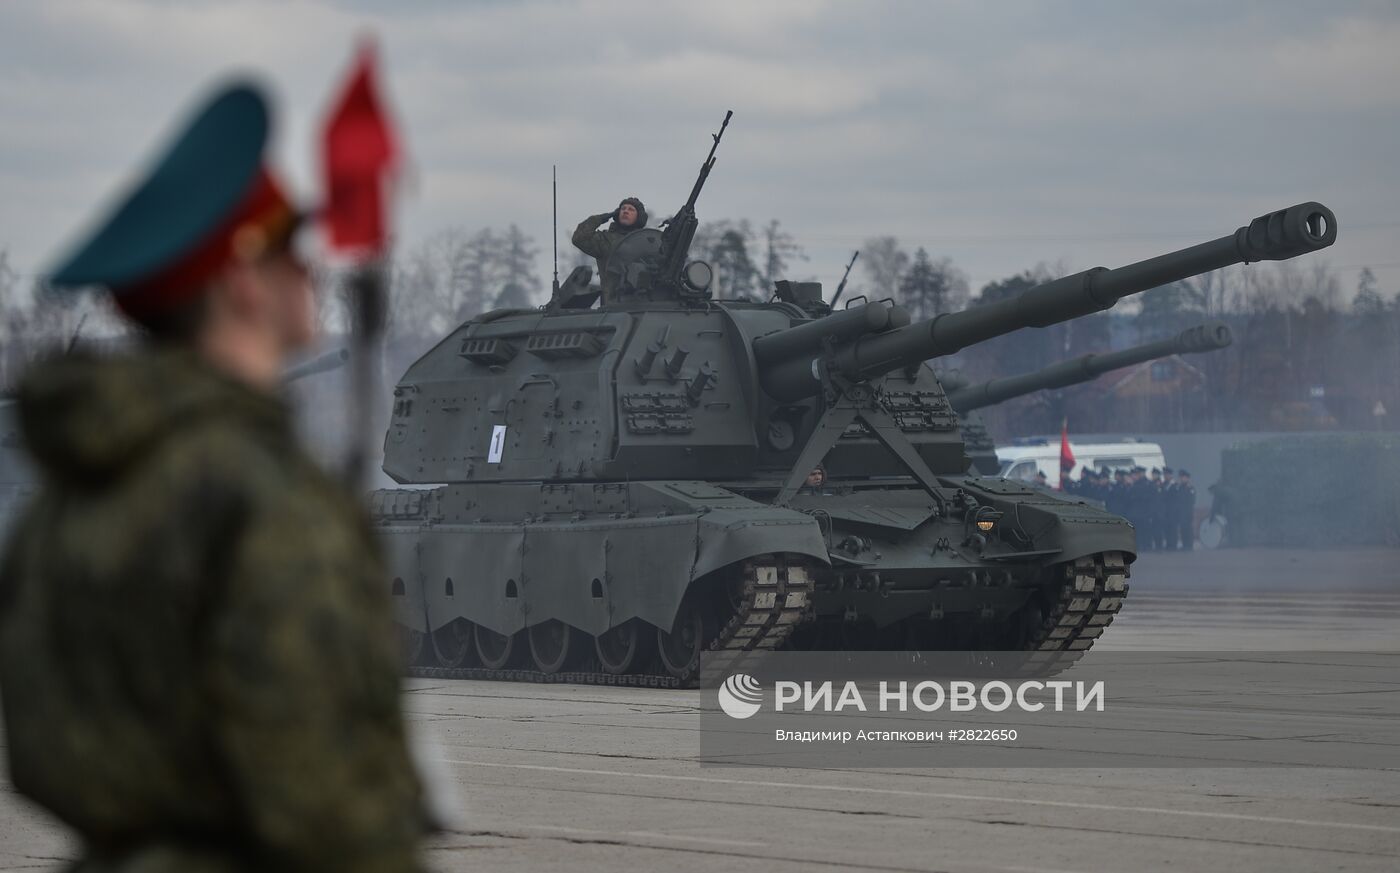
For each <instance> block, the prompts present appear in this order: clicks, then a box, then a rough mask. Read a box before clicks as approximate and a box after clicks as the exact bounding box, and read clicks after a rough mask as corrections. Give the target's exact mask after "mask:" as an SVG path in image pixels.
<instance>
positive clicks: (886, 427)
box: [753, 202, 1337, 505]
mask: <svg viewBox="0 0 1400 873" xmlns="http://www.w3.org/2000/svg"><path fill="white" fill-rule="evenodd" d="M1336 238H1337V222H1336V218H1335V216H1334V215H1333V214H1332V211H1331V210H1330V209H1328V208H1327V207H1325V206H1323V205H1322V204H1320V203H1312V202H1309V203H1301V204H1298V205H1297V206H1292V207H1289V208H1288V209H1282V210H1279V211H1278V212H1272V213H1269V214H1268V215H1264V216H1261V217H1259V218H1256V219H1255V220H1254V221H1252V222H1250V223H1249V224H1248V225H1245V226H1244V227H1241V228H1239V229H1238V230H1236V231H1235V232H1234V233H1232V234H1230V235H1228V236H1224V237H1221V238H1219V239H1216V240H1212V241H1210V242H1206V243H1201V244H1199V245H1195V246H1190V247H1188V248H1185V249H1181V250H1179V251H1176V252H1171V253H1169V254H1165V255H1159V256H1157V257H1154V258H1148V259H1147V260H1144V261H1139V262H1137V263H1134V264H1128V265H1127V266H1124V267H1119V268H1117V269H1112V270H1110V269H1107V268H1104V267H1095V268H1093V269H1090V270H1085V271H1083V272H1080V273H1075V274H1073V275H1070V276H1065V277H1063V278H1060V279H1055V280H1053V281H1050V282H1046V283H1044V284H1042V285H1038V286H1036V287H1035V288H1032V289H1030V290H1029V291H1026V292H1025V293H1023V294H1020V295H1018V296H1017V297H1015V298H1012V299H1010V300H1005V301H1001V302H998V303H991V304H987V305H985V306H978V307H973V308H971V309H966V310H963V311H961V312H950V313H942V314H939V315H936V316H934V317H932V318H930V319H927V320H925V321H920V322H917V323H914V324H907V325H905V326H902V327H895V326H894V325H895V323H896V322H897V321H898V320H899V318H900V317H899V316H898V315H889V316H886V317H884V318H883V319H876V320H874V321H862V320H861V318H862V316H861V315H860V313H864V312H866V311H867V310H868V309H869V307H871V306H885V307H886V308H888V309H898V307H892V306H886V305H885V304H867V305H866V306H862V307H858V308H856V309H853V310H847V311H846V312H844V313H838V314H836V315H832V316H828V317H827V318H823V319H818V320H815V321H810V322H807V323H805V324H800V325H797V326H794V327H792V328H790V329H788V330H785V331H779V332H777V333H773V334H769V335H767V336H762V337H759V338H757V339H756V340H754V342H753V351H754V357H755V360H756V361H757V363H758V380H759V384H760V385H761V386H762V388H763V391H764V392H765V393H766V394H767V395H768V396H769V397H771V398H773V399H775V400H777V401H780V402H795V401H800V400H803V399H805V398H809V397H814V396H821V397H824V399H825V404H824V405H825V410H824V412H823V413H822V417H821V419H820V421H818V422H817V425H816V427H815V428H814V429H813V430H812V431H811V436H810V437H809V438H808V440H807V443H806V445H805V446H804V447H803V449H802V451H801V453H800V454H799V456H798V459H797V462H796V463H795V464H794V465H793V467H792V468H791V470H790V472H789V474H788V476H787V480H786V482H785V484H784V486H783V488H782V490H781V491H780V492H779V494H778V496H777V498H776V502H777V503H778V504H780V505H781V504H784V503H786V502H787V501H788V500H790V499H791V498H792V497H793V496H794V495H795V494H796V493H797V491H798V489H799V488H800V487H801V485H802V483H803V481H804V480H805V478H806V476H807V473H808V472H809V471H810V470H812V469H813V468H814V467H815V466H816V465H817V464H818V463H819V462H821V460H822V458H824V457H825V456H826V453H827V452H828V450H830V449H831V448H832V447H833V446H834V445H835V444H836V441H837V440H838V439H839V438H840V437H841V436H842V435H843V434H844V433H845V432H846V428H847V427H849V426H851V425H852V424H855V423H856V422H857V421H860V422H862V423H863V424H864V425H865V426H866V427H867V428H868V429H869V430H870V432H871V433H872V434H873V435H874V436H875V437H876V438H877V439H878V440H879V441H880V442H881V443H882V444H884V446H885V448H886V449H888V450H889V451H890V452H891V453H893V454H894V455H895V456H896V457H898V458H899V459H900V461H901V463H902V464H903V466H904V467H906V468H907V469H908V471H909V472H910V473H911V474H912V475H913V476H914V477H915V478H916V479H917V480H918V481H919V482H920V483H921V484H923V485H924V487H925V489H926V490H928V491H929V493H930V494H933V495H935V497H936V496H937V493H938V486H937V484H936V482H935V478H934V474H933V473H932V471H930V470H929V468H928V465H927V464H925V463H924V462H923V460H922V459H921V458H920V457H919V455H918V453H917V451H915V449H914V447H913V446H912V445H910V443H909V441H908V439H907V438H905V437H904V435H903V434H902V433H901V429H900V427H899V426H898V424H897V423H896V421H895V418H894V416H892V415H891V413H890V411H889V410H888V409H886V408H885V405H883V404H882V403H881V402H880V387H879V385H878V384H875V380H878V379H879V378H880V377H883V376H885V375H886V374H889V373H893V372H896V371H899V370H901V369H905V370H911V371H912V370H913V369H914V368H917V367H919V366H920V365H921V364H922V363H923V362H924V361H926V360H929V359H931V358H936V357H943V356H946V355H951V354H953V353H955V352H957V351H959V350H961V349H963V348H966V347H967V346H970V345H973V344H975V343H980V342H985V341H986V340H989V339H992V338H993V337H997V336H1002V335H1004V334H1008V333H1011V332H1013V331H1016V330H1020V329H1021V328H1024V327H1046V326H1049V325H1052V324H1057V323H1059V322H1062V321H1068V320H1070V319H1072V318H1078V317H1080V316H1083V315H1089V314H1091V313H1094V312H1099V311H1102V310H1105V309H1108V308H1110V307H1112V306H1113V305H1114V304H1115V303H1117V302H1118V301H1119V300H1121V299H1122V298H1124V297H1127V296H1130V295H1133V294H1139V293H1141V292H1143V291H1147V290H1149V289H1151V288H1156V287H1159V286H1161V285H1166V284H1169V283H1171V282H1177V281H1180V280H1182V279H1186V278H1189V277H1191V276H1197V275H1200V274H1202V273H1207V272H1210V271H1212V270H1218V269H1221V268H1222V267H1227V266H1231V265H1233V264H1240V263H1252V262H1255V261H1265V260H1270V261H1278V260H1286V259H1289V258H1294V257H1298V256H1300V255H1304V254H1307V253H1309V252H1314V251H1317V250H1319V249H1323V248H1326V247H1327V246H1330V245H1332V243H1333V242H1334V241H1335V240H1336ZM900 311H901V312H902V310H900ZM853 313H855V314H853ZM839 316H844V319H843V320H842V321H839V322H837V321H833V319H836V318H838V317H839ZM905 317H906V318H907V316H905ZM838 327H839V328H841V329H839V330H838Z"/></svg>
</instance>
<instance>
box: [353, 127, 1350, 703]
mask: <svg viewBox="0 0 1400 873" xmlns="http://www.w3.org/2000/svg"><path fill="white" fill-rule="evenodd" d="M715 139H716V143H718V137H716V138H715ZM713 161H714V152H713V150H711V154H710V157H709V158H708V159H707V160H706V162H705V164H704V165H703V166H702V169H701V173H700V178H699V180H698V181H697V182H696V184H695V186H694V188H693V189H692V191H691V195H690V198H689V200H688V201H687V203H686V204H685V206H684V207H682V209H681V210H680V211H679V212H678V213H677V215H676V217H675V218H674V219H673V220H672V221H671V222H670V223H669V224H668V225H667V226H666V228H665V229H664V230H657V229H643V230H638V231H636V232H634V233H632V234H631V235H629V236H628V237H627V238H626V239H625V240H624V241H623V242H622V243H621V244H620V245H619V247H618V248H617V250H616V251H615V252H614V253H613V255H612V256H611V258H610V259H609V261H608V269H609V271H615V276H616V280H617V287H618V289H619V293H618V294H617V295H616V297H615V298H614V299H613V300H611V301H610V302H609V303H607V304H606V305H603V306H600V307H597V308H594V304H595V303H596V302H597V299H598V290H597V287H596V286H592V285H590V279H591V276H590V275H589V272H590V271H589V270H588V269H587V268H585V267H580V268H578V269H576V270H575V271H574V273H573V275H571V276H570V277H569V279H568V281H566V282H565V283H564V284H563V286H562V287H561V288H560V289H559V291H558V293H556V294H555V296H554V298H553V300H552V301H551V302H550V303H549V304H548V305H547V306H546V307H544V308H543V309H541V310H505V311H496V312H490V313H486V314H484V315H482V316H480V317H477V318H474V319H471V320H470V321H468V322H466V323H464V324H462V325H461V326H459V327H458V328H456V329H455V330H453V331H452V332H451V333H450V334H449V335H448V336H447V337H445V338H444V339H443V340H442V341H441V342H439V343H438V344H437V345H436V346H435V347H434V348H432V349H431V350H429V351H428V352H427V353H426V354H424V355H423V356H422V357H421V358H420V359H419V360H417V361H416V362H415V363H413V364H412V365H411V366H410V367H409V368H408V370H407V372H406V373H405V374H404V375H403V377H402V378H401V379H400V380H399V383H398V385H397V386H396V387H395V389H394V397H393V412H392V419H391V422H390V425H389V429H388V433H387V436H386V439H385V446H384V448H385V461H384V471H385V472H386V473H387V474H388V475H389V476H390V477H392V478H393V479H395V480H396V481H398V482H401V483H405V484H414V485H431V486H433V487H429V488H414V489H407V488H405V489H387V490H382V491H378V492H375V493H374V494H373V496H372V506H373V511H374V517H375V519H376V522H377V524H378V525H379V528H380V531H381V533H382V534H383V535H384V536H383V539H384V540H385V542H386V543H387V546H388V549H389V557H390V566H391V572H392V578H391V579H388V580H386V585H387V586H388V587H389V589H390V591H391V592H392V594H393V595H394V600H395V604H396V616H397V620H398V622H399V623H400V626H401V628H402V629H403V632H404V639H405V641H406V645H407V648H408V655H409V657H410V658H413V659H422V660H421V661H419V663H420V664H421V663H424V662H427V663H431V664H435V665H437V666H436V667H434V668H430V669H432V670H436V671H442V672H443V673H444V674H445V675H454V676H463V677H467V676H471V677H478V676H479V677H493V678H552V679H555V680H564V681H601V682H625V683H635V684H647V685H679V684H684V683H689V682H692V681H693V680H694V679H695V678H696V673H697V670H698V665H699V661H700V656H701V653H702V652H708V653H709V655H708V657H710V658H713V659H715V660H716V661H718V662H719V663H721V664H723V663H724V662H725V661H726V659H729V658H734V657H738V656H740V655H741V654H742V653H744V652H747V651H752V650H770V649H775V648H778V647H789V648H822V649H843V648H845V649H870V648H886V649H887V648H896V649H904V648H943V649H948V648H951V649H1001V650H1005V649H1017V650H1026V651H1028V652H1032V653H1048V654H1052V655H1053V654H1055V653H1060V652H1069V653H1075V652H1082V651H1083V650H1085V649H1087V648H1088V647H1089V646H1090V645H1092V643H1093V641H1094V640H1095V639H1096V638H1097V637H1098V636H1099V635H1100V634H1101V633H1102V632H1103V630H1104V628H1105V627H1106V626H1107V625H1108V624H1109V623H1110V622H1111V621H1112V619H1113V617H1114V615H1115V614H1116V613H1117V612H1118V610H1119V608H1120V606H1121V604H1122V602H1123V598H1124V594H1125V592H1126V590H1127V584H1126V579H1127V575H1128V565H1129V564H1130V563H1131V562H1132V560H1133V558H1134V552H1135V544H1134V534H1133V529H1132V527H1131V525H1129V524H1128V523H1127V522H1126V521H1125V520H1123V519H1121V518H1119V517H1117V516H1113V515H1110V514H1108V513H1106V512H1103V511H1102V510H1098V509H1095V508H1094V507H1092V506H1089V505H1087V504H1086V503H1083V502H1077V501H1073V500H1066V499H1063V498H1059V497H1056V496H1053V495H1050V494H1046V493H1044V492H1041V491H1037V490H1034V489H1031V488H1028V487H1026V486H1023V485H1021V484H1019V483H1015V482H1010V481H1006V480H1002V479H995V478H981V477H976V476H969V475H967V470H968V458H967V455H966V452H965V449H964V445H963V442H962V439H961V437H960V435H959V430H958V424H957V418H956V416H955V414H954V411H953V409H952V407H951V406H950V405H949V403H948V399H947V397H946V396H945V394H944V391H943V388H942V387H941V386H940V385H939V383H938V380H937V379H936V378H935V376H934V374H933V372H932V371H931V370H930V369H929V368H928V367H926V366H924V365H923V363H924V361H926V360H928V359H930V358H936V357H939V356H942V355H948V354H951V353H953V352H956V351H958V350H959V349H961V348H964V347H966V346H968V345H969V344H972V343H977V342H982V341H984V340H987V339H989V338H991V337H994V336H999V335H1002V334H1005V333H1009V332H1011V331H1014V330H1018V329H1021V328H1025V327H1043V326H1046V325H1049V324H1054V323H1056V322H1060V321H1064V320H1066V319H1070V318H1075V317H1078V316H1081V315H1085V314H1088V313H1091V312H1097V311H1100V310H1103V309H1106V308H1108V307H1110V306H1112V305H1113V304H1114V303H1115V302H1117V301H1118V300H1119V299H1120V298H1122V297H1124V296H1126V295H1129V294H1135V293H1137V292H1140V291H1143V290H1146V289H1148V288H1153V287H1156V286H1159V285H1163V284H1165V283H1168V282H1173V281H1177V280H1179V279H1183V278H1186V277H1188V276H1193V275H1196V274H1199V273H1203V272H1206V271H1209V270H1215V269H1219V268H1221V267H1224V266H1227V265H1230V264H1237V263H1241V262H1246V261H1259V260H1277V259H1283V258H1291V257H1295V256H1298V255H1301V254H1304V253H1307V252H1312V251H1316V250H1318V249H1321V248H1324V247H1326V246H1328V245H1331V244H1332V242H1333V240H1334V239H1335V235H1336V225H1335V221H1334V219H1333V217H1332V214H1331V213H1330V212H1329V211H1328V210H1327V209H1326V208H1325V207H1323V206H1321V205H1319V204H1317V203H1304V204H1301V205H1298V206H1294V207H1291V208H1289V209H1284V210H1281V211H1279V212H1275V213H1271V214H1269V215H1266V216H1263V217H1262V218H1259V219H1256V220H1255V221H1253V222H1251V223H1250V224H1249V225H1247V226H1245V227H1241V228H1240V229H1239V230H1237V231H1235V232H1234V233H1232V234H1230V235H1228V236H1224V237H1222V238H1220V239H1217V240H1214V241H1212V242H1207V243H1203V244H1201V245H1197V246H1192V247H1190V248H1186V249H1183V250H1181V251H1177V252H1173V253H1170V254H1166V255H1162V256H1160V257H1156V258H1151V259H1148V260H1146V261H1142V262H1139V263H1135V264H1131V265H1128V266H1126V267H1122V268H1119V269H1115V270H1107V269H1102V268H1099V269H1093V270H1088V271H1085V272H1082V273H1076V274H1074V275H1072V276H1066V277H1064V278H1062V279H1057V280H1055V281H1053V282H1048V283H1046V284H1044V285H1041V286H1039V287H1036V288H1033V289H1031V290H1029V291H1027V292H1026V293H1024V294H1022V295H1021V296H1019V297H1017V298H1015V299H1011V300H1007V301H1004V302H999V303H994V304H989V305H986V306H981V307H977V308H974V309H969V310H966V311H961V312H949V313H944V314H941V315H938V316H936V317H934V318H931V319H928V320H927V321H922V322H918V323H913V324H911V323H909V318H908V315H907V314H906V313H905V311H904V310H903V309H901V308H899V307H897V306H894V305H892V304H890V303H887V302H866V303H863V304H857V305H853V306H850V307H849V308H846V309H844V310H842V311H838V312H831V311H830V308H829V307H828V306H826V305H825V304H824V303H823V302H822V301H821V293H820V286H819V285H816V284H815V283H812V284H799V283H786V282H784V283H779V286H778V293H777V296H776V299H775V300H773V301H771V302H764V303H753V302H745V301H732V300H716V299H713V297H712V296H711V293H710V281H711V276H712V271H711V269H710V268H709V267H708V265H706V264H704V263H703V262H700V261H692V260H690V259H689V257H688V253H689V248H690V243H691V240H692V237H693V235H694V232H695V229H696V224H697V220H696V217H695V211H694V206H695V201H696V198H697V196H698V194H699V192H700V189H701V186H702V185H703V183H704V180H705V177H706V175H707V174H708V172H709V170H710V168H711V166H712V165H713ZM852 302H855V301H852ZM819 466H821V467H823V468H824V473H825V478H824V480H822V477H821V476H820V475H813V474H814V472H816V471H817V468H818V467H819ZM1029 657H1032V658H1034V657H1039V655H1038V654H1035V655H1032V656H1029ZM420 669H424V668H420Z"/></svg>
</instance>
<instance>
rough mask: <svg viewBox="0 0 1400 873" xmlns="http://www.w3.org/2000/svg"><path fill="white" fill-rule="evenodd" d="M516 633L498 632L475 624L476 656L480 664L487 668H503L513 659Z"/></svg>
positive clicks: (515, 647)
mask: <svg viewBox="0 0 1400 873" xmlns="http://www.w3.org/2000/svg"><path fill="white" fill-rule="evenodd" d="M517 636H519V635H518V634H498V633H496V632H495V631H493V630H491V629H490V628H485V627H482V626H481V625H477V628H476V633H475V634H473V637H474V638H475V639H476V656H477V657H478V658H480V659H481V666H483V667H485V668H487V669H488V670H503V669H505V668H506V667H509V666H510V665H511V664H512V663H513V662H514V661H515V655H516V649H517V646H516V645H515V639H516V637H517Z"/></svg>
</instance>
